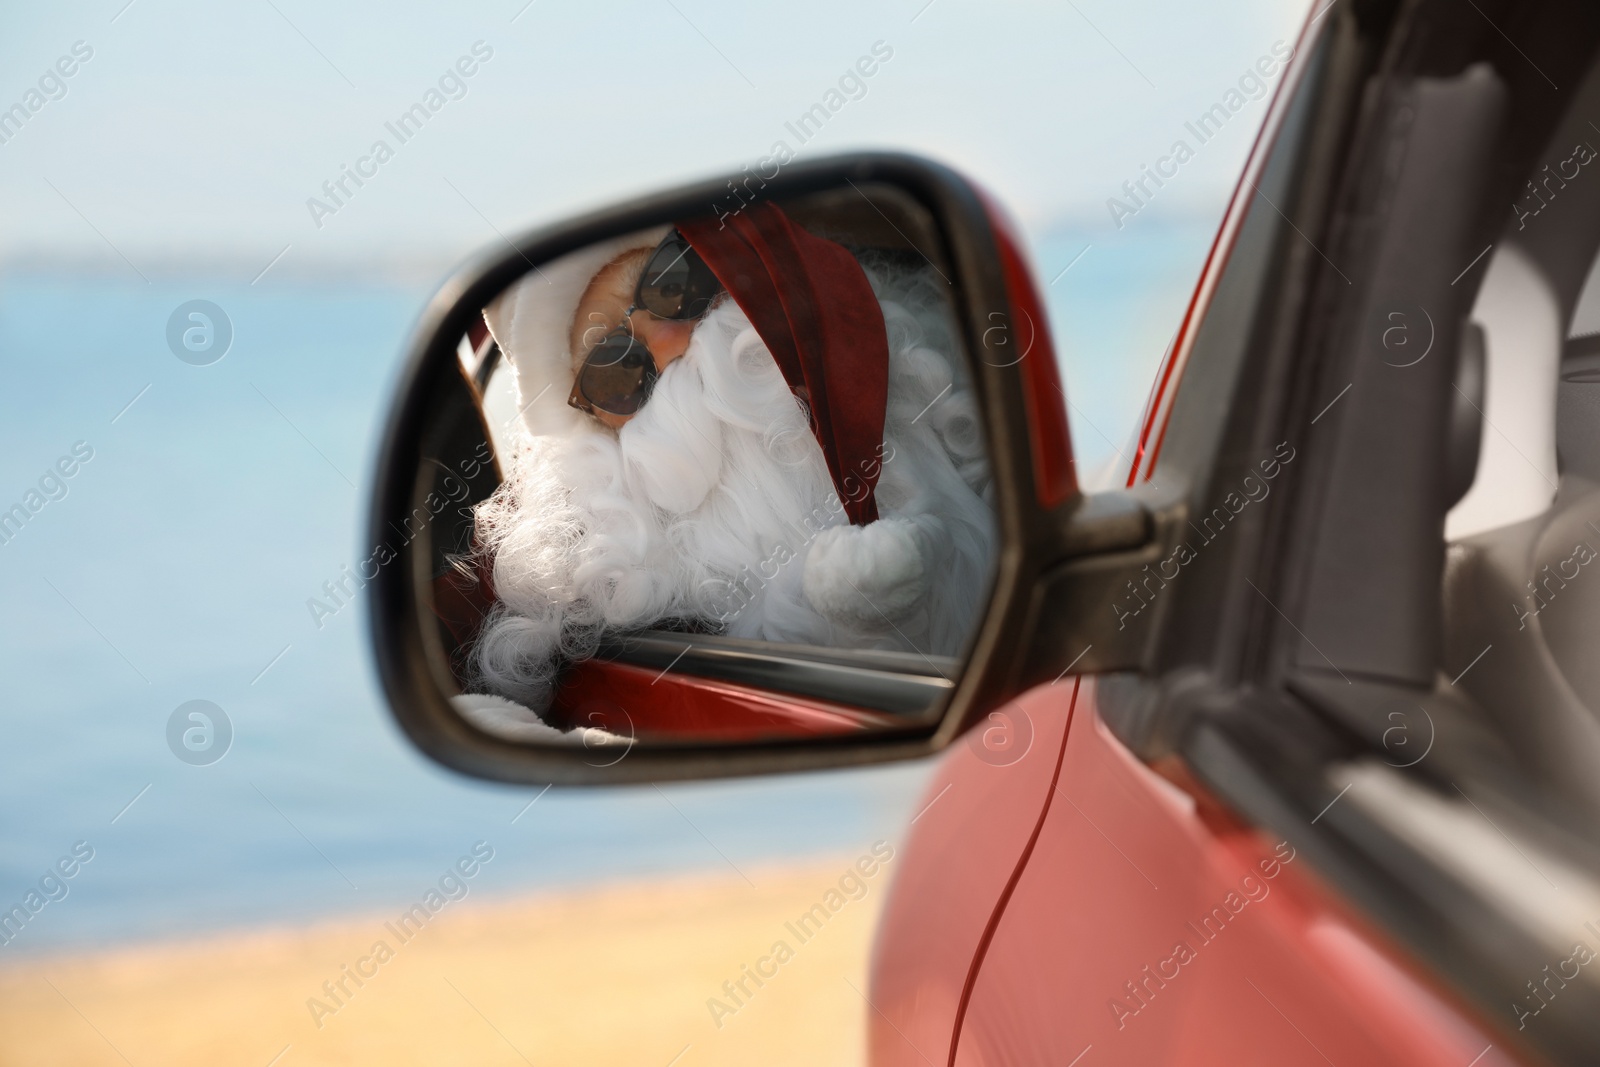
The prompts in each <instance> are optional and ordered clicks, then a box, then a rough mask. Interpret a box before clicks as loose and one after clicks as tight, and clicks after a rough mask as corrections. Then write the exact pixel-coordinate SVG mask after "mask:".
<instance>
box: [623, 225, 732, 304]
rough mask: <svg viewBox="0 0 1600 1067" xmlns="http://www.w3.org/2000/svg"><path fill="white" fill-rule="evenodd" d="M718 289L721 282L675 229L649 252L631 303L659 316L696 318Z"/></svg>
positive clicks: (720, 288) (719, 290)
mask: <svg viewBox="0 0 1600 1067" xmlns="http://www.w3.org/2000/svg"><path fill="white" fill-rule="evenodd" d="M721 291H722V283H721V282H719V281H717V276H716V275H715V274H713V273H712V272H711V268H710V267H708V266H706V261H705V260H703V259H701V258H700V254H699V253H698V252H696V251H695V250H694V249H693V248H691V247H689V242H688V241H685V240H684V239H683V238H682V237H680V236H679V235H678V234H677V233H676V232H674V233H672V234H670V235H668V237H667V239H666V240H665V241H662V242H661V244H660V245H658V246H657V247H656V250H655V251H654V252H653V253H651V255H650V261H649V262H648V263H646V264H645V267H644V273H643V274H641V275H640V276H639V288H638V290H637V292H636V293H635V294H634V296H635V299H634V303H636V304H638V305H639V306H640V307H642V308H644V309H645V310H646V311H648V312H650V313H651V314H652V315H655V316H657V317H658V318H663V319H695V318H699V317H700V316H701V315H703V314H705V311H706V308H708V307H710V306H711V300H712V298H713V297H715V296H716V295H717V294H718V293H719V292H721Z"/></svg>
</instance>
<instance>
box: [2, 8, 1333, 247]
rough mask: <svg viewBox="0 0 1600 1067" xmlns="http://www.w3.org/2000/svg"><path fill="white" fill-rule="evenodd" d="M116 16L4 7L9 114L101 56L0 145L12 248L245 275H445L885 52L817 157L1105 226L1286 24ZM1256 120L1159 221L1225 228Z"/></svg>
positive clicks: (390, 11)
mask: <svg viewBox="0 0 1600 1067" xmlns="http://www.w3.org/2000/svg"><path fill="white" fill-rule="evenodd" d="M125 4H126V0H95V2H92V3H72V4H61V5H50V6H48V7H45V6H43V5H38V6H34V5H30V6H26V7H12V8H11V9H10V10H9V11H8V12H7V14H6V15H5V16H0V28H3V32H0V70H4V71H5V72H6V74H5V75H4V77H3V78H0V104H3V105H9V104H10V103H12V102H14V101H17V100H20V99H22V98H23V96H24V94H25V93H26V91H27V90H28V89H29V88H30V86H31V85H32V84H33V82H34V80H35V79H36V77H37V74H36V73H35V72H38V73H43V72H44V71H45V70H46V69H47V68H49V67H50V66H51V65H52V64H53V63H54V62H55V61H56V60H57V59H58V58H59V57H60V56H62V55H65V54H68V53H69V50H70V48H71V46H72V45H73V43H74V42H77V41H80V40H81V41H84V42H86V44H87V45H88V46H89V47H90V48H92V49H93V52H94V54H93V58H92V59H91V60H89V61H88V62H86V63H84V64H83V65H82V66H81V68H80V69H79V70H78V71H77V73H75V74H74V75H73V77H72V78H70V79H68V80H67V87H68V91H67V94H66V96H65V97H63V98H61V99H59V100H51V101H50V102H49V103H48V104H47V105H46V106H45V107H43V108H42V109H41V110H40V111H39V112H38V113H37V114H35V115H34V116H33V117H32V118H31V119H30V121H29V122H28V124H27V125H26V127H25V128H24V129H23V131H22V132H21V133H20V134H19V135H17V136H16V137H14V138H13V139H12V140H10V141H9V142H8V143H6V144H3V145H0V258H3V259H17V258H21V257H26V258H28V259H33V258H35V257H40V256H48V257H52V258H70V259H73V260H85V259H87V260H89V261H92V262H96V263H99V264H101V265H103V266H107V267H110V268H113V269H127V268H126V266H125V265H124V264H123V263H122V262H121V259H120V257H119V256H118V255H117V254H116V252H114V251H113V250H112V248H111V247H109V246H114V247H115V249H117V250H120V252H121V254H122V255H123V256H126V257H127V259H128V260H129V261H131V262H132V263H133V264H135V265H136V266H137V267H138V269H140V270H145V271H147V272H148V271H152V270H172V269H181V268H182V267H183V266H184V265H185V264H189V263H193V262H194V261H195V260H196V259H199V258H204V259H207V260H217V261H222V262H225V263H228V264H230V265H231V266H232V267H234V268H236V269H238V270H248V271H250V273H251V274H253V273H254V271H255V270H259V269H260V267H261V266H264V265H265V264H266V263H267V262H269V261H270V260H271V259H272V257H274V256H275V255H277V254H278V253H279V251H280V250H281V249H283V248H284V247H285V246H286V245H287V246H289V247H290V251H289V252H288V253H287V254H286V255H285V256H284V257H283V259H282V260H281V261H280V262H279V264H278V266H277V267H275V268H274V269H275V270H280V269H281V270H287V271H294V270H309V269H313V268H318V267H325V266H327V265H329V264H338V265H347V266H349V267H351V268H352V269H371V268H373V267H375V266H379V265H388V266H390V267H392V266H393V265H394V264H395V263H396V262H397V261H403V262H405V263H408V264H415V265H417V267H418V268H419V269H421V270H423V271H425V272H431V274H432V275H434V276H436V275H437V272H438V271H439V270H440V269H442V267H441V265H442V264H448V263H450V262H452V261H454V260H456V259H458V258H460V257H461V256H462V255H463V254H465V253H466V252H468V251H470V250H471V249H472V248H474V247H476V246H477V245H479V244H481V243H483V242H486V241H489V240H493V239H495V231H496V230H501V231H504V232H511V231H514V230H517V229H521V228H524V227H527V226H531V225H535V224H538V223H542V222H548V221H551V220H555V219H558V218H560V217H561V216H562V215H563V214H566V213H570V212H572V211H574V210H577V209H580V208H584V207H590V206H597V205H600V204H604V203H607V202H610V201H613V200H616V199H618V198H621V197H626V196H629V195H632V194H637V193H640V192H644V191H648V190H650V189H653V188H657V187H659V186H661V185H663V184H665V183H672V182H678V181H682V180H686V179H690V178H696V177H702V176H705V175H708V174H711V173H715V172H718V171H721V170H725V169H737V168H738V167H739V166H741V165H743V164H746V163H753V162H754V161H756V160H757V159H759V158H760V157H762V156H763V155H765V154H766V153H767V152H768V151H769V150H770V149H771V146H772V144H773V142H774V141H775V140H777V139H779V138H785V139H789V138H788V135H787V134H786V132H785V128H784V123H785V122H787V121H790V120H792V119H793V118H794V117H795V116H797V115H798V114H800V113H801V112H803V111H804V110H805V109H806V108H808V107H809V106H810V105H811V104H813V103H815V102H816V101H817V100H819V99H820V98H821V97H822V96H823V94H824V93H825V92H826V91H827V90H828V89H829V88H830V87H832V86H833V85H834V83H835V82H836V81H837V79H838V77H839V75H840V74H841V73H842V72H844V71H845V70H846V69H848V68H849V67H850V66H851V65H852V64H854V63H855V62H856V60H857V59H858V58H859V57H861V56H863V55H866V54H868V53H869V51H870V49H871V47H872V45H873V44H874V43H875V42H878V41H882V42H884V46H886V47H887V48H889V49H892V51H893V58H892V59H891V60H889V61H888V62H885V63H884V64H883V65H882V67H881V69H880V70H879V71H878V73H877V74H875V75H874V76H873V78H872V79H871V80H870V81H869V82H868V92H867V94H866V95H865V96H864V97H863V98H861V99H859V100H852V101H851V102H850V103H849V104H848V105H847V106H846V107H845V108H843V109H842V110H841V111H840V112H839V113H838V114H837V115H835V116H834V118H833V119H832V120H831V121H830V122H829V124H828V126H827V127H826V129H825V130H824V131H823V133H822V134H821V135H820V136H818V137H817V138H815V139H814V140H813V141H811V142H810V143H809V144H808V145H806V146H805V149H804V152H805V153H806V154H813V153H814V154H822V153H825V152H836V151H846V150H849V149H855V148H866V147H873V148H879V147H883V148H897V149H905V150H909V151H914V152H920V153H924V154H927V155H930V156H933V157H935V158H937V159H940V160H943V161H945V162H948V163H951V164H954V165H955V166H957V167H959V168H961V169H962V170H963V171H965V172H966V173H968V174H969V175H971V176H973V177H975V178H976V179H978V180H979V181H981V182H983V183H984V184H985V185H986V186H988V187H989V188H991V189H992V190H993V191H994V192H996V193H997V194H998V196H999V197H1000V199H1001V201H1002V202H1003V203H1005V204H1006V205H1007V206H1008V207H1009V208H1010V209H1011V210H1012V211H1013V212H1014V213H1015V214H1016V215H1017V216H1018V217H1019V218H1020V219H1021V220H1022V221H1023V222H1024V223H1025V225H1026V226H1027V228H1028V229H1029V231H1030V232H1031V233H1036V234H1038V233H1044V232H1048V231H1050V230H1052V229H1058V228H1060V227H1063V226H1075V227H1079V228H1084V229H1088V230H1093V231H1097V232H1098V233H1099V235H1100V236H1101V237H1102V238H1103V239H1105V240H1111V239H1113V238H1114V237H1115V236H1116V233H1117V231H1116V230H1115V228H1114V227H1112V226H1111V221H1110V215H1109V213H1108V212H1107V211H1106V207H1105V200H1106V198H1107V197H1110V196H1112V195H1116V194H1117V193H1118V190H1119V189H1120V186H1121V184H1122V182H1123V181H1124V180H1126V179H1128V178H1130V177H1137V175H1138V173H1139V167H1140V165H1141V164H1142V163H1149V162H1153V161H1154V160H1155V158H1156V157H1157V156H1158V155H1160V154H1161V153H1163V152H1165V151H1166V150H1167V149H1168V148H1169V147H1170V145H1171V142H1172V140H1173V139H1174V138H1176V137H1178V136H1180V135H1181V134H1182V127H1183V123H1184V122H1185V121H1186V120H1188V119H1191V118H1193V117H1194V116H1195V115H1197V114H1199V113H1200V112H1201V111H1202V110H1204V108H1206V107H1208V106H1210V104H1212V103H1214V102H1215V101H1216V100H1217V99H1218V97H1219V96H1220V95H1221V94H1222V93H1223V92H1225V91H1226V90H1227V89H1228V87H1229V86H1230V85H1231V84H1233V82H1234V81H1235V80H1236V78H1237V77H1238V76H1239V74H1240V73H1241V72H1242V71H1243V70H1244V69H1245V68H1246V67H1248V66H1249V65H1250V64H1252V63H1253V62H1254V61H1255V60H1256V59H1257V58H1259V57H1260V56H1262V55H1264V54H1266V53H1268V51H1269V49H1270V48H1271V45H1272V43H1273V42H1274V41H1275V40H1280V39H1281V40H1288V41H1292V40H1293V39H1294V35H1295V31H1296V29H1297V28H1298V25H1299V23H1300V21H1301V19H1302V18H1303V17H1304V5H1303V4H1301V3H1295V2H1283V0H1226V2H1221V3H1211V4H1205V5H1197V4H1185V3H1173V2H1170V0H1136V2H1131V3H1124V2H1117V3H1112V2H1109V0H1075V2H1074V3H1045V2H1028V0H998V2H989V3H983V4H978V3H974V2H971V0H933V2H932V3H931V4H930V3H927V0H893V2H883V0H874V2H860V0H853V2H844V0H833V2H823V3H806V4H792V5H750V4H729V3H712V2H707V0H671V2H670V3H669V2H668V0H626V2H617V0H599V2H593V3H584V4H577V3H572V2H570V0H535V2H534V3H532V4H531V5H527V6H525V4H526V0H494V2H477V3H457V4H451V5H448V11H445V10H441V8H444V7H445V6H446V5H430V4H422V3H389V4H381V5H380V4H372V3H364V4H362V3H349V4H338V5H333V4H326V3H318V2H312V0H270V2H269V0H242V2H239V3H230V4H214V3H201V2H197V0H188V2H186V0H134V2H133V3H132V4H131V6H126V7H125V6H124V5H125ZM513 19H514V21H513ZM476 41H482V42H484V45H485V46H486V47H487V48H489V49H491V50H492V52H493V57H492V59H490V60H489V61H488V62H486V63H484V64H482V66H481V68H480V69H479V70H478V72H477V73H476V74H475V75H474V76H473V77H472V78H471V79H470V80H469V81H468V92H467V95H466V96H465V97H464V98H462V99H460V100H454V101H451V102H450V104H449V105H448V106H447V107H446V108H445V109H443V110H442V111H441V112H440V113H439V114H438V115H437V116H435V119H434V121H432V122H430V124H429V126H428V128H427V129H426V130H425V131H424V132H423V133H422V134H420V135H419V136H417V137H416V138H415V139H413V140H412V141H410V142H408V143H407V144H406V145H404V146H403V147H402V148H401V149H400V150H399V151H398V152H397V156H396V158H395V159H394V160H392V161H391V162H390V163H388V164H387V165H385V166H384V167H383V168H382V170H381V172H380V173H379V175H378V176H377V177H376V178H374V179H373V180H372V181H371V182H370V183H369V184H368V186H367V187H366V188H364V189H362V190H361V192H360V195H359V197H358V198H356V199H355V200H353V201H352V203H351V206H350V210H346V211H341V212H340V213H339V215H338V216H337V217H336V218H334V219H330V220H324V225H323V227H322V228H321V229H320V230H319V229H318V228H317V227H315V226H314V225H313V222H312V219H311V215H310V212H309V211H308V210H307V207H306V200H307V198H308V197H311V196H313V195H316V194H317V193H318V190H319V188H320V186H321V185H322V182H323V181H324V180H326V179H328V178H329V177H332V176H336V175H337V174H338V173H339V170H340V167H341V165H343V164H347V163H352V162H354V161H355V159H356V158H357V157H358V156H359V155H360V154H362V153H364V152H365V151H366V150H367V149H368V147H369V146H370V144H371V142H372V141H373V139H374V138H375V137H377V136H380V135H381V134H382V131H383V123H384V122H385V121H387V120H390V119H392V118H394V117H395V116H396V115H397V114H399V113H400V112H401V111H403V110H404V109H405V108H406V107H407V106H408V105H409V104H411V103H412V102H414V101H415V100H417V99H418V98H419V97H420V96H421V95H422V94H423V93H424V92H425V91H426V90H427V89H428V88H429V87H430V86H432V85H433V84H434V83H435V82H436V80H437V78H438V77H439V75H440V74H441V73H442V72H444V71H446V70H447V69H448V68H449V67H450V66H451V64H453V63H454V62H455V61H456V59H457V58H458V57H460V56H462V55H465V54H468V53H469V50H470V48H471V46H472V45H473V43H474V42H476ZM1260 112H1261V105H1260V104H1254V105H1252V107H1251V108H1250V110H1249V115H1251V116H1253V119H1252V120H1251V121H1246V122H1240V123H1237V124H1236V126H1237V127H1238V128H1236V129H1230V130H1229V131H1228V132H1227V136H1226V137H1225V138H1224V139H1222V140H1221V141H1220V142H1219V143H1218V144H1217V145H1216V146H1215V147H1208V148H1207V150H1206V151H1204V152H1202V153H1201V154H1200V156H1199V158H1197V159H1196V160H1194V161H1193V162H1192V163H1190V164H1188V165H1186V166H1185V168H1184V169H1183V172H1182V175H1181V180H1179V181H1174V182H1173V183H1171V185H1170V186H1169V187H1168V188H1166V189H1164V190H1162V193H1161V197H1160V199H1159V201H1158V203H1157V205H1154V206H1153V208H1152V214H1155V215H1157V216H1158V217H1165V218H1169V219H1173V218H1188V217H1192V216H1196V215H1199V216H1203V217H1208V218H1213V217H1214V216H1215V215H1216V213H1217V208H1218V205H1219V203H1220V200H1221V198H1222V197H1224V196H1225V195H1226V193H1227V192H1228V190H1229V189H1231V187H1232V185H1233V183H1234V180H1235V179H1236V176H1237V172H1238V168H1239V165H1240V162H1241V160H1242V158H1243V152H1244V150H1245V149H1246V147H1247V145H1248V141H1249V138H1250V136H1251V133H1252V130H1253V126H1254V119H1259V116H1260ZM52 186H53V187H52ZM452 186H453V187H454V188H452ZM80 213H81V214H80ZM1137 221H1139V222H1146V221H1148V220H1147V219H1146V217H1145V216H1144V215H1141V216H1140V218H1139V220H1137ZM96 231H99V232H98V233H97V232H96Z"/></svg>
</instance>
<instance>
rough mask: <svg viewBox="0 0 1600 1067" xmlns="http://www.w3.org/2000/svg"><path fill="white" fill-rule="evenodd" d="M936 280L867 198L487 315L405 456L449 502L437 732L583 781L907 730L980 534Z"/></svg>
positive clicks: (687, 234)
mask: <svg viewBox="0 0 1600 1067" xmlns="http://www.w3.org/2000/svg"><path fill="white" fill-rule="evenodd" d="M944 263H945V260H944V253H943V251H942V249H941V243H940V234H939V233H938V231H937V229H936V228H935V227H934V226H933V225H932V223H931V221H930V220H929V218H928V216H927V214H926V212H925V211H924V210H923V209H922V208H921V207H920V206H919V205H917V204H916V203H915V202H914V201H913V200H911V199H910V198H909V197H907V196H906V195H905V194H903V193H901V192H899V191H898V190H896V189H894V188H891V187H888V186H884V187H878V186H873V185H862V186H854V187H850V188H847V189H845V190H843V191H842V192H829V193H825V194H816V195H812V196H807V197H804V198H798V199H794V200H790V201H786V202H782V203H781V204H780V203H774V202H760V203H753V204H748V205H745V206H744V208H743V209H742V210H740V211H739V212H738V213H736V214H733V215H728V214H726V213H724V214H722V215H721V216H720V217H718V216H712V215H708V216H705V217H702V218H685V219H679V220H676V221H675V222H674V223H673V224H671V225H661V226H657V227H654V228H651V229H648V230H644V231H640V232H636V233H630V234H626V235H623V236H618V237H615V238H612V239H609V240H605V241H601V242H599V243H596V244H593V245H591V246H589V247H586V248H583V249H581V250H579V251H576V252H572V253H570V254H568V255H565V256H562V257H560V258H558V259H555V260H553V261H550V262H547V263H542V264H539V265H538V266H537V267H536V268H535V269H532V270H530V271H529V272H528V273H527V274H526V275H525V276H524V277H522V278H521V279H520V280H519V281H517V282H516V283H515V284H513V285H511V286H510V287H509V288H508V289H506V290H505V291H504V292H503V293H501V294H500V295H499V296H497V297H496V298H495V299H494V300H492V301H491V302H490V303H489V304H488V306H486V307H484V308H483V313H482V323H481V324H474V327H473V329H472V330H471V331H470V332H469V334H468V336H466V337H464V338H462V340H461V345H460V350H459V362H460V369H461V389H460V394H459V396H457V397H453V398H439V399H438V400H437V401H436V402H435V407H436V412H435V413H434V415H433V417H432V419H431V422H430V426H429V431H428V435H429V436H430V438H431V439H430V440H427V441H425V449H424V451H425V454H426V455H428V456H429V457H430V463H431V464H432V467H431V468H430V469H431V470H432V474H431V475H430V474H427V473H426V472H425V475H424V481H425V483H426V482H428V481H430V480H431V482H432V484H433V486H434V487H435V488H436V489H437V490H438V491H439V492H440V493H442V494H444V495H446V496H447V497H448V498H449V499H451V500H455V501H458V502H459V506H458V508H457V509H455V510H453V511H452V512H450V514H452V515H453V518H449V519H446V516H443V515H441V516H440V517H439V518H436V519H435V520H434V530H435V533H434V536H433V537H432V539H431V541H432V563H433V581H432V583H431V590H430V597H429V599H431V603H432V605H433V612H434V614H435V615H436V616H437V618H438V621H439V637H440V640H441V642H442V647H443V649H444V651H445V654H446V655H447V656H448V657H449V660H450V666H449V673H450V675H451V677H452V678H453V680H454V681H455V683H456V686H457V687H458V689H459V694H458V695H456V696H455V697H453V702H454V705H455V707H456V708H457V710H458V711H459V712H460V713H461V714H462V715H463V716H464V717H465V718H467V719H468V720H469V721H470V722H472V723H473V724H474V725H476V726H478V727H479V728H480V729H483V730H486V731H488V732H490V733H493V734H496V735H499V736H501V737H505V738H510V739H515V740H522V741H530V742H538V743H547V744H567V745H579V746H583V747H584V748H586V749H587V750H588V752H587V754H586V757H585V758H586V759H588V760H589V761H590V762H596V763H604V762H607V761H610V760H613V759H618V758H621V756H622V755H624V754H625V753H626V749H627V746H628V745H630V744H632V743H634V742H663V743H696V744H704V743H708V742H731V741H735V740H738V741H745V740H772V739H781V738H784V737H810V738H814V737H818V736H826V735H830V734H841V733H853V732H857V731H860V730H864V729H867V730H871V729H877V730H893V729H896V728H904V727H906V726H912V725H919V724H926V723H928V722H930V721H932V717H933V716H934V715H936V714H937V711H938V709H939V706H940V704H941V703H942V701H943V699H944V698H945V696H946V695H947V694H948V692H949V690H950V689H951V687H952V684H953V680H954V679H955V677H956V676H957V673H958V671H959V669H960V664H961V660H962V656H963V654H964V653H965V651H966V648H967V644H968V642H969V640H970V639H971V637H972V634H973V632H974V630H975V628H976V626H977V624H978V622H979V620H980V619H981V617H982V615H983V612H984V608H985V605H986V602H987V597H988V593H989V588H990V584H991V579H992V575H993V571H994V567H995V555H996V539H997V533H996V520H995V516H994V511H993V505H992V491H991V486H990V470H989V464H988V460H987V457H986V454H985V444H984V440H985V439H984V429H983V426H982V424H981V421H980V417H979V408H978V404H977V398H976V396H975V393H974V390H973V385H972V378H971V373H970V370H969V368H968V366H967V356H966V352H965V346H964V345H963V344H962V341H961V334H960V331H959V329H958V325H957V321H956V318H955V312H954V306H955V305H954V300H953V298H954V295H955V294H954V293H953V292H952V289H951V281H950V280H949V275H950V273H951V272H950V271H949V270H948V269H947V267H945V266H944ZM425 487H426V486H425Z"/></svg>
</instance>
